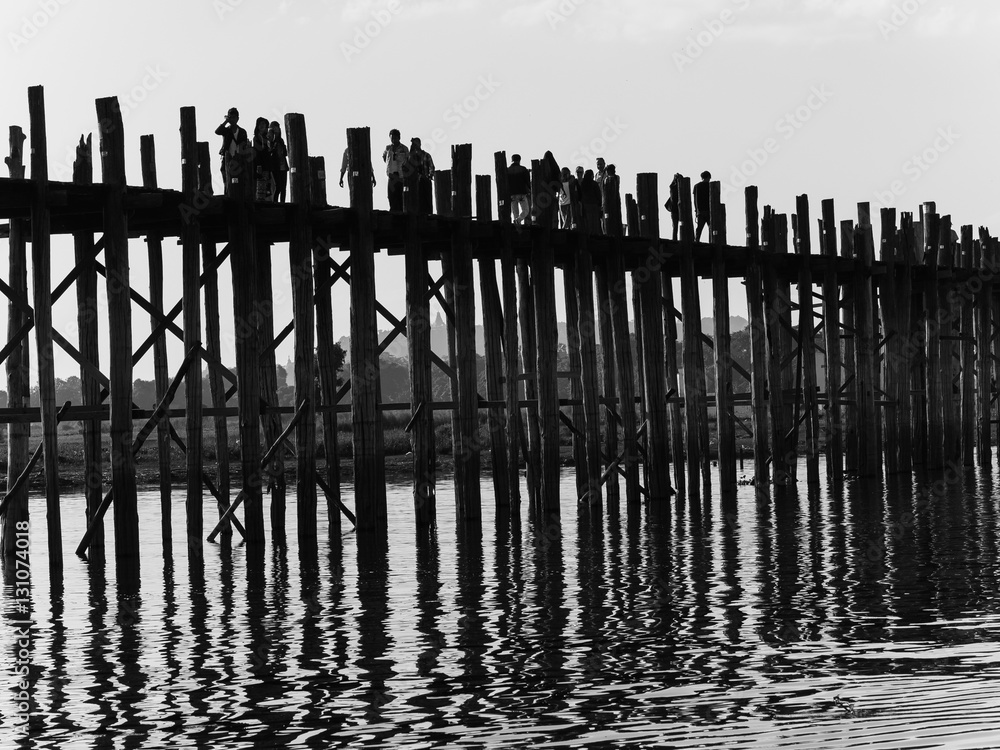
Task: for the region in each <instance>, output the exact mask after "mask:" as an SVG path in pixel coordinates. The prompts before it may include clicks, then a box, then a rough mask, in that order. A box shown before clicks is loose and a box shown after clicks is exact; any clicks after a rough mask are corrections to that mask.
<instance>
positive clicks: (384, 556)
mask: <svg viewBox="0 0 1000 750" xmlns="http://www.w3.org/2000/svg"><path fill="white" fill-rule="evenodd" d="M358 603H359V604H360V610H361V611H360V613H359V615H358V619H357V622H356V623H354V626H355V628H356V630H357V632H358V651H359V658H358V660H357V662H356V667H357V670H358V679H359V680H360V682H361V685H360V690H361V691H362V694H363V698H364V700H365V702H366V703H367V709H366V714H367V715H368V716H369V718H371V717H372V716H374V715H378V714H380V713H381V710H382V707H383V706H385V705H386V704H388V703H390V702H391V701H392V700H393V698H394V696H392V695H391V694H390V693H389V685H388V683H389V682H390V680H392V678H393V677H395V676H396V672H395V671H394V670H393V669H392V664H393V661H392V659H391V658H390V657H389V651H390V648H391V647H392V638H391V637H390V636H389V631H388V619H389V554H388V544H387V542H386V539H385V536H384V534H380V533H378V532H371V533H368V532H365V533H361V532H359V536H358Z"/></svg>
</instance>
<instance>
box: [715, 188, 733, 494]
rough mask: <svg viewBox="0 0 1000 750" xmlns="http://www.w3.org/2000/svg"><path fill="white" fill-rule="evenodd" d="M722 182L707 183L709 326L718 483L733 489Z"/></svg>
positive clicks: (731, 414)
mask: <svg viewBox="0 0 1000 750" xmlns="http://www.w3.org/2000/svg"><path fill="white" fill-rule="evenodd" d="M721 190H722V188H721V184H720V183H719V182H717V181H716V182H712V183H710V186H709V200H710V206H711V212H710V215H709V216H710V219H709V235H710V237H711V241H712V244H713V245H714V246H715V250H714V252H713V255H712V311H713V313H712V314H713V318H714V320H713V321H712V329H713V333H714V337H715V341H714V347H713V355H714V358H715V423H716V427H717V434H718V455H719V484H720V486H721V489H722V491H723V492H724V493H732V492H734V491H735V489H736V424H735V414H734V412H733V357H732V353H731V349H732V344H731V336H730V331H729V272H728V270H727V268H726V260H725V247H726V207H725V206H724V205H723V204H722V193H721Z"/></svg>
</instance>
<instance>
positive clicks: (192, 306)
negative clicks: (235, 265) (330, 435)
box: [108, 107, 204, 548]
mask: <svg viewBox="0 0 1000 750" xmlns="http://www.w3.org/2000/svg"><path fill="white" fill-rule="evenodd" d="M199 181H200V177H199V175H198V132H197V125H196V122H195V110H194V107H182V108H181V191H182V192H183V193H184V197H185V199H186V200H187V201H189V202H190V203H191V204H192V205H195V204H196V201H197V200H198V188H199ZM200 263H201V232H200V229H199V222H198V220H197V217H192V218H191V221H189V222H187V223H186V224H185V225H184V226H183V228H182V230H181V275H182V281H183V301H184V350H185V351H190V350H191V349H192V348H196V347H200V346H201V288H200V284H199V281H200V278H199V277H200V276H201V267H200ZM110 270H111V269H110V264H109V268H108V271H109V272H110ZM109 281H110V276H109ZM201 397H202V379H201V360H200V359H199V360H197V362H196V363H195V366H193V367H191V368H190V369H189V370H188V372H187V375H186V376H185V378H184V414H185V425H186V428H187V429H186V438H187V451H186V452H185V457H186V465H187V493H186V507H187V535H188V546H189V547H190V548H194V547H198V548H200V547H201V544H202V539H203V537H204V528H203V526H204V521H203V504H204V495H203V492H202V486H201V481H200V478H201V474H202V462H203V459H202V453H203V448H202V444H203V440H202V429H203V427H204V425H203V422H202V398H201ZM115 495H116V497H117V496H118V493H117V492H116V493H115ZM117 504H118V501H117V500H116V501H115V505H117Z"/></svg>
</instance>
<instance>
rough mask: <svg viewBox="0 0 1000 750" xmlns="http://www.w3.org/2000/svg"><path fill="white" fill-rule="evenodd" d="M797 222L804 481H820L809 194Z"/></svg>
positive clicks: (799, 201) (800, 205)
mask: <svg viewBox="0 0 1000 750" xmlns="http://www.w3.org/2000/svg"><path fill="white" fill-rule="evenodd" d="M795 212H796V222H795V223H794V224H793V226H792V229H793V232H794V237H795V252H796V253H797V254H798V255H799V256H801V258H802V260H801V263H802V265H801V266H800V269H799V331H798V334H799V361H800V363H801V371H802V418H803V419H804V421H805V433H806V481H807V482H808V483H809V486H810V487H815V486H816V485H817V484H819V414H818V411H819V409H818V408H817V404H816V346H815V338H814V337H815V334H814V333H813V284H812V269H811V264H810V260H809V256H810V253H811V252H812V251H811V244H810V239H809V198H808V197H807V196H805V195H800V196H798V198H797V199H796V202H795Z"/></svg>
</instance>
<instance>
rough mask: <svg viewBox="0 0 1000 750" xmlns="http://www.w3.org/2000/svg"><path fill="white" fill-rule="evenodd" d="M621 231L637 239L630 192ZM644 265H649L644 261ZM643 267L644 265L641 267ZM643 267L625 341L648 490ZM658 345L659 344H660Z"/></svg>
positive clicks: (637, 272) (637, 271) (633, 275)
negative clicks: (630, 354)
mask: <svg viewBox="0 0 1000 750" xmlns="http://www.w3.org/2000/svg"><path fill="white" fill-rule="evenodd" d="M625 232H626V234H627V236H629V237H638V236H639V206H638V204H637V203H636V202H635V198H633V197H632V194H631V193H626V194H625ZM646 263H649V261H648V260H647V261H646ZM643 265H645V264H643ZM643 265H640V266H637V267H636V268H633V269H632V270H631V271H630V272H629V274H628V275H629V278H630V280H631V282H632V333H631V335H630V336H629V341H630V342H632V347H633V349H634V352H633V357H634V360H633V361H634V364H635V390H636V395H637V397H638V400H639V419H638V424H639V425H640V427H639V429H638V434H637V436H636V460H640V461H642V467H641V468H642V476H641V478H640V482H641V483H642V486H643V487H645V488H646V489H647V490H648V489H649V430H648V427H649V425H648V416H647V415H648V413H649V412H648V408H647V403H646V367H645V361H646V356H645V347H644V346H643V340H644V333H643V320H642V282H643V281H644V280H645V279H646V278H647V277H648V274H649V272H650V270H649V268H648V267H647V268H645V269H644V268H643ZM661 345H662V344H661Z"/></svg>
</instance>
